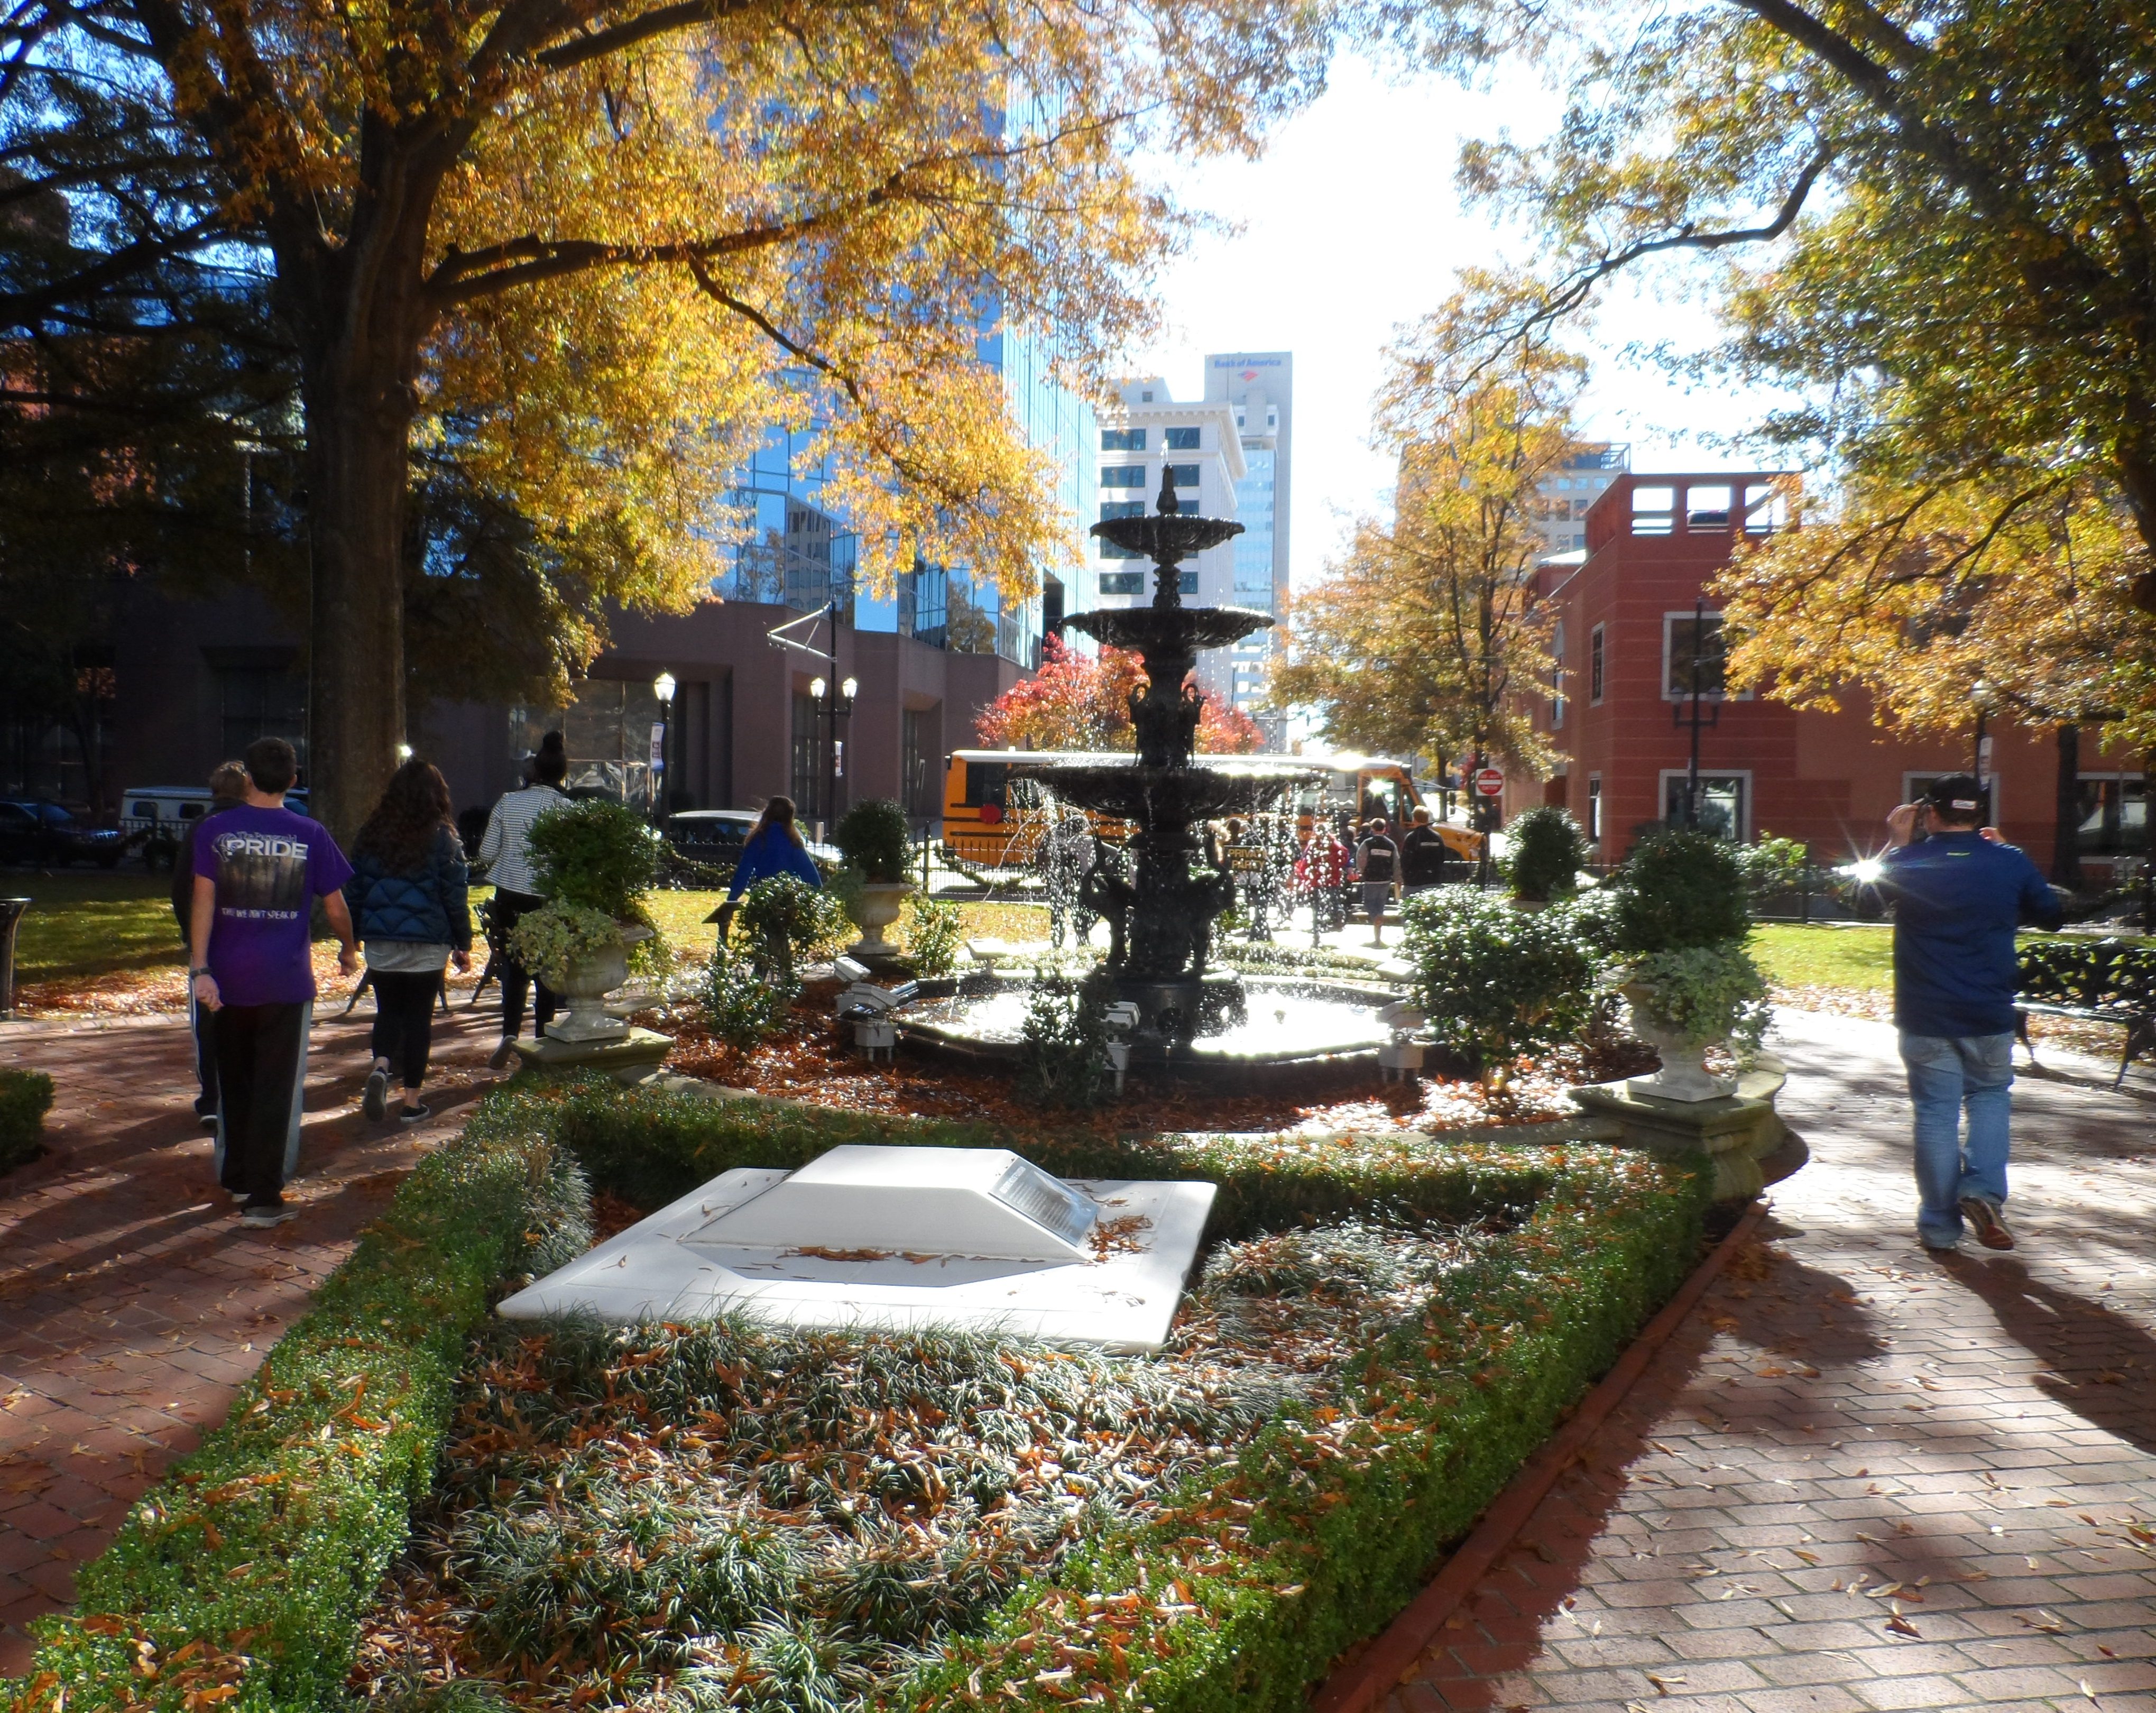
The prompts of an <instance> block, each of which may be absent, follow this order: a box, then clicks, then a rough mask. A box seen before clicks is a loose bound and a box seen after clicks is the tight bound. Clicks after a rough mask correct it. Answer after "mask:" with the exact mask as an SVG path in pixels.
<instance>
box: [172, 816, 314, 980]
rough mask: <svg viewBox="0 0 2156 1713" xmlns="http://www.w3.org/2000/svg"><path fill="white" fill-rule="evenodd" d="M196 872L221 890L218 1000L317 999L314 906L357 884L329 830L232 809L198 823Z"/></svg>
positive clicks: (214, 929)
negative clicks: (311, 941) (311, 935)
mask: <svg viewBox="0 0 2156 1713" xmlns="http://www.w3.org/2000/svg"><path fill="white" fill-rule="evenodd" d="M194 867H195V873H196V874H198V875H200V876H202V877H203V878H205V879H208V880H213V881H215V882H216V883H217V915H216V916H215V918H214V919H213V921H212V924H211V927H210V931H209V972H210V976H211V977H212V979H213V980H214V981H215V982H217V992H218V998H219V999H220V1000H222V1001H223V1003H225V1004H227V1005H297V1004H300V1003H302V1002H304V1001H305V1000H309V999H311V998H314V997H315V963H314V958H313V956H312V954H311V952H310V951H309V950H308V944H307V941H308V927H309V922H310V918H311V915H312V914H313V906H314V900H316V899H317V898H321V897H323V896H324V895H326V894H329V893H331V892H335V891H336V890H337V889H338V888H339V887H341V886H342V885H344V883H345V882H346V881H347V880H350V879H352V864H350V863H348V862H346V860H345V859H344V853H343V852H342V851H341V850H339V849H337V848H336V840H335V839H331V837H330V835H329V829H328V828H326V827H324V826H323V825H322V824H321V822H319V821H310V820H309V819H308V818H306V817H305V815H295V814H294V813H292V812H291V811H290V809H258V808H254V806H253V805H252V804H246V805H243V806H242V807H240V808H236V809H227V810H225V811H224V812H223V813H222V814H216V815H209V816H206V817H205V818H203V820H201V821H200V822H198V823H197V824H196V827H195V862H194Z"/></svg>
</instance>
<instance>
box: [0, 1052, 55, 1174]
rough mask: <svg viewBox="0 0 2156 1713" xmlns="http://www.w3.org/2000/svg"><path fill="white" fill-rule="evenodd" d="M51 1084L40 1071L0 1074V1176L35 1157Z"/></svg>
mask: <svg viewBox="0 0 2156 1713" xmlns="http://www.w3.org/2000/svg"><path fill="white" fill-rule="evenodd" d="M52 1104H53V1080H52V1079H51V1078H50V1077H49V1076H47V1075H46V1074H44V1072H43V1071H41V1070H0V1172H9V1171H13V1169H14V1168H15V1167H18V1166H20V1165H23V1164H24V1163H25V1162H28V1161H30V1160H33V1159H34V1158H36V1157H37V1152H38V1138H39V1137H41V1136H44V1131H45V1114H46V1113H47V1112H48V1111H49V1110H51V1107H52Z"/></svg>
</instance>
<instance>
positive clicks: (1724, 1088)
mask: <svg viewBox="0 0 2156 1713" xmlns="http://www.w3.org/2000/svg"><path fill="white" fill-rule="evenodd" d="M1618 991H1619V992H1621V993H1623V994H1624V996H1625V1002H1626V1004H1627V1006H1628V1008H1629V1009H1630V1013H1631V1028H1632V1033H1634V1034H1635V1035H1637V1036H1638V1037H1639V1038H1640V1039H1641V1040H1642V1041H1645V1043H1646V1044H1648V1045H1649V1046H1650V1047H1651V1048H1653V1049H1655V1053H1656V1054H1659V1055H1660V1057H1661V1061H1662V1068H1661V1070H1659V1071H1657V1072H1656V1073H1655V1074H1654V1075H1653V1076H1650V1077H1638V1076H1635V1077H1634V1078H1632V1079H1631V1080H1630V1082H1629V1083H1628V1084H1627V1085H1626V1086H1627V1087H1628V1088H1629V1089H1630V1090H1631V1091H1632V1093H1633V1094H1635V1095H1643V1096H1645V1097H1646V1098H1647V1099H1649V1100H1721V1099H1722V1098H1723V1097H1724V1096H1725V1095H1733V1094H1735V1093H1736V1092H1737V1084H1736V1081H1735V1080H1734V1079H1733V1078H1730V1077H1721V1076H1712V1075H1709V1074H1708V1073H1707V1066H1706V1063H1705V1061H1706V1058H1707V1049H1708V1048H1710V1047H1714V1046H1718V1045H1720V1044H1721V1042H1719V1041H1717V1040H1716V1039H1712V1038H1708V1039H1694V1038H1692V1037H1691V1036H1689V1035H1684V1034H1680V1033H1677V1032H1676V1031H1675V1030H1673V1029H1671V1028H1666V1027H1665V1026H1664V1025H1663V1024H1661V1023H1657V1022H1656V1021H1655V1016H1654V990H1653V989H1652V988H1651V987H1645V986H1643V985H1641V984H1640V983H1638V982H1627V983H1626V984H1625V986H1624V987H1621V988H1620V989H1619V990H1618Z"/></svg>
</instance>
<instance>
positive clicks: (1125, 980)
mask: <svg viewBox="0 0 2156 1713" xmlns="http://www.w3.org/2000/svg"><path fill="white" fill-rule="evenodd" d="M1157 504H1158V510H1157V511H1156V512H1155V513H1154V514H1153V515H1152V516H1150V517H1145V516H1140V517H1118V518H1110V519H1107V520H1106V521H1103V522H1101V523H1097V524H1096V525H1094V526H1093V533H1094V534H1095V535H1096V536H1102V537H1104V538H1105V539H1106V540H1108V541H1112V542H1114V543H1115V544H1116V546H1119V547H1122V548H1126V549H1129V550H1132V551H1137V552H1140V553H1143V554H1145V555H1146V556H1147V557H1148V558H1150V559H1151V560H1152V562H1153V583H1154V589H1153V597H1152V605H1150V606H1147V607H1133V608H1125V609H1122V610H1103V611H1101V612H1096V613H1077V614H1075V615H1074V616H1072V617H1071V618H1069V619H1068V620H1066V621H1065V623H1066V625H1067V627H1068V628H1070V629H1072V630H1078V631H1083V632H1084V633H1086V635H1088V636H1090V637H1091V638H1093V639H1095V640H1096V641H1097V642H1101V643H1104V644H1108V645H1109V646H1111V647H1113V648H1118V649H1136V650H1137V654H1138V656H1139V658H1140V659H1141V660H1142V661H1143V663H1144V665H1145V672H1146V685H1145V688H1144V689H1143V690H1139V691H1137V692H1136V693H1135V694H1133V695H1132V697H1131V724H1132V726H1133V727H1135V728H1136V731H1137V756H1136V758H1135V759H1134V760H1124V759H1122V758H1120V757H1116V758H1111V757H1108V756H1103V757H1102V758H1101V761H1100V762H1052V763H1051V762H1044V763H1042V764H1041V765H1040V766H1039V767H1032V768H1026V769H1022V770H1021V771H1022V772H1024V773H1026V774H1029V775H1030V777H1034V778H1037V779H1039V781H1040V782H1042V783H1043V784H1044V785H1045V786H1047V787H1049V789H1050V790H1051V791H1052V792H1055V795H1056V797H1057V798H1059V799H1060V800H1061V801H1063V802H1065V803H1075V804H1077V805H1078V806H1079V807H1080V808H1086V809H1091V810H1094V811H1096V813H1101V814H1104V815H1112V816H1114V817H1115V818H1116V819H1118V820H1120V821H1122V822H1124V823H1127V824H1128V825H1130V826H1132V827H1134V828H1137V833H1136V835H1135V836H1134V837H1133V838H1132V839H1131V841H1130V843H1129V844H1128V846H1127V853H1128V860H1127V861H1126V859H1125V854H1124V853H1123V852H1120V851H1112V850H1110V849H1108V848H1107V847H1106V846H1105V845H1103V846H1101V847H1100V850H1099V860H1098V861H1097V862H1096V864H1095V866H1094V869H1093V872H1092V874H1090V875H1089V876H1088V877H1087V878H1086V883H1085V885H1084V886H1083V887H1082V889H1081V900H1082V901H1083V902H1084V904H1085V905H1086V907H1087V908H1088V909H1090V910H1093V911H1095V912H1096V913H1097V914H1098V915H1101V917H1102V918H1103V919H1105V920H1106V922H1107V924H1108V929H1109V950H1108V961H1107V966H1106V974H1107V975H1108V977H1110V978H1111V980H1112V981H1113V982H1114V984H1115V987H1116V997H1117V998H1120V999H1126V1000H1129V1001H1131V1002H1132V1003H1135V1004H1136V1005H1137V1008H1138V1013H1139V1016H1140V1018H1141V1019H1142V1024H1141V1027H1142V1028H1144V1029H1145V1030H1147V1032H1149V1033H1157V1034H1159V1035H1162V1036H1165V1037H1168V1038H1172V1039H1183V1040H1187V1039H1189V1038H1190V1036H1191V1035H1192V1034H1193V1033H1195V1032H1196V1031H1197V1030H1198V1029H1199V1028H1202V1027H1204V1024H1205V1023H1206V1022H1208V1021H1209V1020H1211V1019H1214V1018H1218V1017H1219V1016H1220V1015H1222V1013H1223V1012H1224V1010H1225V1009H1231V1008H1233V1006H1234V1003H1235V998H1236V996H1237V995H1238V993H1239V992H1240V986H1239V984H1238V983H1237V982H1235V980H1234V978H1233V977H1220V978H1217V979H1214V980H1212V981H1209V979H1208V977H1207V973H1206V965H1207V961H1208V959H1209V956H1210V953H1211V949H1212V942H1213V925H1214V922H1215V921H1218V920H1219V916H1220V915H1221V913H1222V912H1223V911H1224V910H1227V909H1228V908H1229V906H1230V905H1233V904H1234V903H1235V880H1234V878H1233V877H1232V876H1231V875H1230V874H1229V871H1228V864H1227V859H1226V855H1225V854H1224V852H1222V851H1221V850H1219V849H1218V848H1217V846H1216V845H1215V844H1214V842H1213V840H1212V839H1211V838H1210V836H1209V834H1207V833H1204V831H1203V830H1202V829H1203V828H1204V825H1205V823H1208V822H1209V821H1214V820H1217V819H1219V818H1224V817H1225V816H1229V815H1251V814H1255V813H1258V812H1260V811H1261V810H1264V809H1267V808H1270V807H1271V806H1272V805H1273V804H1274V803H1276V802H1277V801H1278V800H1279V798H1280V797H1281V793H1282V792H1286V790H1287V789H1288V788H1289V787H1291V786H1292V785H1294V784H1296V782H1298V781H1301V780H1303V779H1307V778H1312V777H1316V776H1315V774H1314V773H1313V772H1312V770H1310V769H1308V768H1303V767H1294V766H1291V765H1283V764H1281V763H1280V762H1240V763H1239V762H1235V761H1234V760H1233V759H1232V758H1228V757H1223V758H1221V759H1220V760H1218V761H1209V762H1204V763H1200V762H1195V761H1193V751H1194V750H1195V747H1196V742H1197V736H1198V721H1199V715H1201V714H1202V713H1203V712H1204V695H1203V693H1201V692H1200V691H1199V690H1194V689H1192V688H1190V687H1188V685H1186V683H1185V680H1188V677H1189V676H1190V673H1191V669H1192V668H1193V667H1194V666H1195V665H1196V664H1198V654H1199V650H1200V649H1219V648H1225V647H1227V646H1229V644H1234V643H1237V642H1240V641H1241V640H1242V639H1244V638H1245V637H1246V636H1249V635H1250V634H1252V633H1254V632H1256V631H1260V630H1263V629H1265V628H1266V627H1267V626H1269V625H1270V624H1271V623H1272V622H1273V620H1272V616H1271V615H1270V613H1254V612H1251V611H1250V610H1249V609H1248V608H1241V607H1186V606H1184V605H1183V594H1182V588H1181V583H1182V574H1181V572H1180V571H1179V570H1178V567H1180V566H1181V564H1182V562H1183V561H1184V560H1186V559H1188V558H1189V557H1190V556H1192V555H1193V554H1197V553H1202V552H1204V551H1205V550H1206V549H1207V548H1208V547H1214V546H1219V544H1220V543H1221V542H1223V541H1229V540H1231V539H1233V538H1234V537H1235V536H1239V535H1240V534H1241V533H1242V531H1243V526H1242V525H1240V524H1239V523H1233V522H1229V521H1227V520H1225V519H1222V518H1212V517H1198V516H1194V515H1189V514H1186V513H1184V512H1183V511H1182V510H1180V509H1179V508H1178V505H1177V504H1176V498H1175V489H1174V485H1173V480H1171V478H1170V476H1169V474H1168V472H1167V471H1165V470H1163V472H1162V474H1161V485H1160V496H1159V499H1158V502H1157Z"/></svg>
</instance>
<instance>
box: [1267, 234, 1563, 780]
mask: <svg viewBox="0 0 2156 1713" xmlns="http://www.w3.org/2000/svg"><path fill="white" fill-rule="evenodd" d="M1517 290H1518V282H1517V281H1508V280H1497V279H1491V278H1481V277H1475V276H1471V278H1470V280H1469V281H1468V284H1467V285H1466V287H1465V288H1464V289H1463V290H1461V291H1460V293H1459V294H1457V295H1455V297H1454V298H1453V299H1452V300H1450V302H1448V303H1447V304H1446V305H1445V308H1444V309H1442V310H1440V311H1439V312H1438V313H1436V314H1435V315H1431V316H1430V317H1429V318H1428V319H1427V320H1426V321H1424V322H1423V323H1422V324H1421V325H1420V326H1418V327H1416V328H1415V329H1414V330H1413V331H1411V332H1410V333H1409V335H1408V336H1406V337H1405V338H1404V339H1403V340H1402V341H1400V342H1399V343H1398V344H1397V345H1395V346H1394V347H1393V349H1392V350H1391V351H1390V352H1389V354H1388V358H1387V365H1386V377H1385V381H1384V383H1383V390H1382V391H1381V392H1380V395H1379V397H1378V411H1377V428H1378V438H1379V440H1380V443H1381V444H1384V445H1387V446H1389V447H1390V448H1391V449H1393V450H1394V451H1395V452H1396V453H1397V454H1398V456H1399V485H1398V486H1397V488H1396V490H1394V504H1393V515H1392V517H1391V519H1390V520H1389V521H1384V520H1380V519H1378V518H1374V517H1365V518H1363V519H1362V520H1360V521H1358V523H1357V524H1356V526H1355V528H1354V533H1353V538H1352V539H1351V541H1350V542H1349V544H1348V546H1347V551H1346V552H1345V553H1344V554H1343V555H1342V556H1341V557H1340V558H1339V559H1337V561H1335V562H1333V563H1332V564H1331V565H1329V566H1327V569H1326V574H1325V576H1324V577H1322V579H1320V580H1319V581H1318V582H1316V583H1314V584H1313V585H1312V586H1311V587H1308V588H1306V589H1304V590H1302V591H1300V592H1298V593H1297V594H1296V601H1295V606H1294V608H1293V611H1292V614H1291V619H1290V623H1289V633H1288V653H1287V658H1286V660H1285V661H1284V662H1283V663H1282V664H1281V665H1280V666H1278V667H1276V669H1274V671H1273V674H1272V677H1271V680H1270V685H1269V694H1270V700H1271V701H1272V703H1273V705H1275V706H1276V707H1279V708H1291V707H1301V708H1305V709H1307V710H1311V711H1312V712H1314V713H1315V714H1316V715H1317V718H1318V720H1319V721H1320V722H1321V724H1322V727H1323V729H1324V731H1325V734H1326V736H1327V737H1328V738H1329V739H1331V740H1332V741H1333V742H1334V743H1337V744H1340V745H1343V746H1353V747H1356V748H1360V749H1365V750H1369V751H1376V752H1378V753H1380V754H1387V755H1402V756H1421V757H1423V758H1424V760H1425V761H1426V762H1428V763H1429V764H1430V766H1431V767H1433V768H1442V767H1446V766H1449V765H1450V764H1451V763H1453V762H1456V761H1458V760H1459V759H1460V758H1461V757H1463V756H1471V757H1482V758H1486V759H1489V760H1492V761H1496V762H1503V763H1508V764H1511V765H1512V766H1515V767H1520V768H1522V769H1524V770H1529V771H1532V770H1534V769H1537V768H1539V767H1543V766H1544V765H1545V764H1547V762H1548V761H1549V760H1550V755H1549V752H1548V744H1547V741H1546V740H1544V739H1543V737H1542V736H1540V735H1539V734H1537V732H1536V731H1535V730H1534V728H1533V725H1532V719H1531V715H1530V705H1531V700H1532V698H1535V697H1537V696H1546V695H1548V694H1549V685H1548V669H1549V639H1550V626H1551V623H1552V619H1553V615H1552V614H1551V613H1549V612H1548V610H1547V609H1546V608H1545V606H1544V603H1543V601H1542V599H1541V592H1540V590H1539V588H1538V587H1537V577H1536V569H1535V567H1536V564H1537V561H1538V560H1539V559H1540V558H1541V557H1542V556H1543V555H1544V554H1545V553H1547V552H1548V544H1547V542H1546V541H1545V540H1544V538H1543V534H1542V531H1541V529H1540V527H1539V520H1540V519H1541V517H1542V516H1543V500H1542V497H1541V495H1540V493H1539V491H1538V489H1539V485H1540V484H1541V482H1542V481H1543V480H1544V479H1545V478H1546V477H1548V476H1549V475H1551V474H1553V473H1555V472H1556V471H1558V470H1559V469H1563V468H1564V467H1565V464H1566V460H1567V459H1568V458H1569V457H1570V456H1571V455H1572V454H1573V453H1574V452H1576V451H1577V450H1578V445H1579V442H1578V439H1577V438H1576V437H1575V436H1574V434H1573V430H1572V426H1571V405H1572V401H1573V397H1574V395H1575V393H1576V392H1577V390H1578V384H1579V381H1580V377H1581V366H1580V364H1579V363H1578V361H1577V360H1576V359H1574V358H1573V357H1570V356H1567V355H1565V354H1564V353H1563V352H1562V351H1558V349H1556V348H1555V347H1554V346H1552V345H1551V344H1549V343H1548V341H1546V340H1544V339H1542V338H1539V337H1532V336H1531V337H1529V338H1528V339H1527V340H1526V341H1522V342H1519V343H1513V344H1509V345H1504V346H1501V347H1499V349H1500V351H1501V360H1500V361H1497V362H1486V361H1484V360H1483V358H1482V356H1481V355H1480V354H1481V353H1482V352H1484V351H1486V350H1488V349H1489V348H1490V346H1489V335H1490V333H1491V329H1492V328H1493V326H1497V325H1499V324H1500V323H1501V321H1502V320H1503V319H1504V317H1505V316H1506V315H1508V314H1509V313H1510V312H1511V311H1512V310H1513V308H1514V307H1515V305H1516V300H1515V296H1514V294H1515V292H1516V291H1517Z"/></svg>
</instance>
